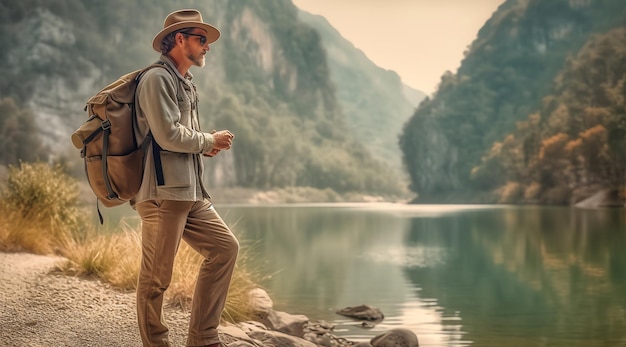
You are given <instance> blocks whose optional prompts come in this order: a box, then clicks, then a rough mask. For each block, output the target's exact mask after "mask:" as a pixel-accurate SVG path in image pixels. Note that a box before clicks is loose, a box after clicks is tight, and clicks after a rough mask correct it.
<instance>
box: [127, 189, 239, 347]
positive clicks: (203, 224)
mask: <svg viewBox="0 0 626 347" xmlns="http://www.w3.org/2000/svg"><path fill="white" fill-rule="evenodd" d="M136 209H137V212H138V213H139V215H140V216H141V225H142V227H141V234H142V235H141V236H142V242H141V243H142V259H141V269H140V272H139V281H138V283H137V320H138V322H139V331H140V333H141V340H142V341H143V345H144V346H150V347H153V346H170V343H169V341H168V327H167V325H166V324H165V321H164V319H163V311H162V309H163V294H164V292H165V290H167V288H168V286H169V285H170V281H171V278H172V267H173V265H174V258H175V256H176V252H177V251H178V246H179V244H180V240H181V238H182V239H183V240H185V242H187V243H188V244H189V245H190V246H191V247H192V248H193V249H194V250H195V251H197V252H198V253H200V254H201V255H202V256H203V257H204V261H203V262H202V265H201V267H200V272H199V274H198V278H197V282H196V287H195V290H194V294H193V300H192V307H191V319H190V322H189V335H188V339H187V346H204V345H209V344H213V343H218V342H219V338H218V333H217V327H218V325H219V322H220V318H221V314H222V311H223V309H224V304H225V302H226V295H227V294H228V287H229V285H230V280H231V277H232V273H233V269H234V267H235V262H236V260H237V253H238V252H239V243H238V241H237V239H236V238H235V236H234V235H233V233H232V232H231V231H230V229H229V228H228V226H227V225H226V223H224V221H223V220H222V218H221V217H220V216H219V214H218V213H217V212H216V211H215V209H214V208H213V206H212V205H211V203H210V202H209V201H208V200H204V201H196V202H193V201H173V200H158V201H154V200H151V201H144V202H140V203H138V204H137V205H136Z"/></svg>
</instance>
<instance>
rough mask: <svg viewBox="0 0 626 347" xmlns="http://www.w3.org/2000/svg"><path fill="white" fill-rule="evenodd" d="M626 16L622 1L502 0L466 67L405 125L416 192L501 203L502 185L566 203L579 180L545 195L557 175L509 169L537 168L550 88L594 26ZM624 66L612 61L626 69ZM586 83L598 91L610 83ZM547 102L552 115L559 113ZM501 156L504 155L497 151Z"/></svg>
mask: <svg viewBox="0 0 626 347" xmlns="http://www.w3.org/2000/svg"><path fill="white" fill-rule="evenodd" d="M625 18H626V2H624V1H623V0H604V1H591V0H530V1H529V0H507V1H506V2H504V3H503V4H502V5H501V6H500V7H499V8H498V10H497V11H496V12H495V13H494V14H493V16H492V17H491V18H490V19H489V20H488V21H487V22H486V23H485V25H484V26H483V28H482V29H481V30H480V31H479V33H478V37H477V38H476V40H475V41H474V42H473V43H472V45H471V47H470V49H469V51H468V52H467V54H466V56H465V58H464V59H463V61H462V63H461V66H460V68H459V69H458V71H457V72H456V73H447V74H445V75H444V76H442V79H441V83H440V85H439V87H438V90H437V91H436V93H435V94H434V95H433V97H432V98H428V99H426V100H425V101H424V102H422V103H421V104H420V106H419V107H418V109H417V110H416V111H415V113H414V115H413V116H412V117H411V119H410V120H409V121H408V122H407V124H406V126H405V128H404V130H403V133H402V136H401V147H402V151H403V156H404V161H405V163H406V165H407V168H408V171H409V174H410V176H411V183H412V189H413V190H414V191H415V192H417V193H418V194H419V198H418V200H417V201H418V202H419V201H423V202H457V203H458V202H498V201H502V199H501V198H502V196H503V194H504V195H507V196H514V195H516V196H517V197H516V198H515V199H514V201H518V202H522V201H527V202H548V201H552V202H556V201H558V202H559V203H564V202H567V201H568V197H569V196H570V194H569V192H571V191H573V190H575V189H577V187H573V186H570V187H566V188H565V189H566V192H565V193H559V194H556V193H553V194H552V195H555V196H556V195H559V196H561V198H559V199H543V198H540V197H541V196H542V192H547V191H548V190H550V189H551V188H553V187H555V183H551V182H550V181H549V180H546V179H536V180H530V179H529V178H527V177H526V178H524V177H520V176H519V172H520V171H519V170H501V168H502V166H506V167H509V168H512V165H516V166H518V167H533V166H532V165H533V161H534V160H535V159H536V158H538V157H539V156H540V153H541V151H540V149H541V147H542V141H544V140H545V139H547V138H544V136H546V135H548V134H547V133H548V131H547V130H546V128H543V127H537V126H536V124H543V125H545V120H543V119H542V118H541V117H544V114H543V111H542V113H541V114H539V113H538V112H539V110H540V109H545V107H547V104H546V103H547V102H548V100H550V99H548V98H546V97H547V96H549V94H551V93H552V91H553V90H554V89H555V88H561V89H563V88H567V86H566V85H562V84H561V85H559V84H558V83H555V82H558V81H559V79H561V77H558V76H560V74H561V73H562V72H563V71H564V68H565V67H566V66H567V64H568V62H569V61H570V60H571V59H572V57H573V56H575V55H576V54H578V52H579V51H580V50H581V48H582V47H583V46H584V45H585V44H586V43H587V42H589V41H590V40H591V39H592V38H593V37H594V35H596V34H599V33H606V32H607V31H609V30H611V29H612V28H615V27H618V26H620V25H621V23H624V20H625ZM614 42H619V40H614ZM606 52H608V50H605V51H604V53H602V54H607V53H606ZM605 58H606V57H605V56H604V55H603V56H596V58H595V59H598V60H602V59H605ZM589 61H593V59H591V60H589ZM618 65H619V64H618ZM618 65H616V66H618ZM589 66H590V65H589ZM616 66H615V67H614V66H613V65H610V68H609V66H607V69H613V68H616V69H618V70H617V71H620V70H619V69H621V67H616ZM607 71H608V70H607ZM578 73H580V74H588V73H590V71H586V72H585V71H584V69H582V70H579V72H578ZM574 80H575V79H571V81H574ZM583 80H584V78H583ZM611 83H612V82H611ZM585 88H591V89H590V90H594V89H595V90H598V91H600V90H603V89H604V88H607V85H604V84H601V83H600V84H597V85H588V86H586V87H585ZM611 88H612V87H611ZM560 93H561V92H557V93H556V94H557V95H560ZM583 100H586V102H588V104H587V107H595V106H597V102H592V101H590V99H583ZM564 107H565V108H567V107H568V105H567V104H565V105H564ZM545 110H546V111H545V112H547V113H546V116H547V114H548V113H549V112H552V111H551V110H550V111H548V110H549V108H548V109H545ZM535 113H537V115H536V116H532V117H530V116H531V115H534V114H535ZM574 114H576V113H572V115H574ZM578 116H579V114H578ZM531 118H532V119H534V120H532V121H531V120H529V119H531ZM535 118H537V119H535ZM538 119H539V120H538ZM622 121H623V120H622ZM572 124H573V123H572ZM528 127H530V129H532V131H530V130H528V129H527V128H528ZM521 128H524V129H526V130H523V132H524V133H525V134H526V135H528V134H535V135H537V136H529V137H523V138H520V137H519V136H521V134H519V133H517V132H516V131H521ZM574 129H580V131H584V127H583V128H580V127H577V126H576V127H574V126H572V127H570V132H571V131H574ZM526 135H524V136H526ZM569 135H570V136H572V138H575V136H574V135H576V136H577V134H573V133H570V134H569ZM513 142H514V143H518V144H519V145H516V146H515V151H513V152H507V153H508V154H509V155H502V156H497V155H495V156H494V153H496V152H498V151H499V150H500V148H501V147H502V146H505V145H508V144H509V143H513ZM513 154H515V155H513ZM495 157H497V158H499V160H501V162H497V160H495V161H494V160H491V159H493V158H495ZM490 158H491V159H490ZM487 164H489V165H487ZM496 164H497V165H496ZM619 165H621V164H619ZM578 169H579V168H578ZM578 169H577V170H578ZM607 169H609V170H610V169H611V168H607ZM546 170H548V171H549V169H546ZM516 173H518V174H516ZM579 174H582V173H579ZM553 179H555V178H553ZM557 179H560V178H558V177H557ZM533 182H534V184H533ZM578 184H581V181H579V182H578ZM531 185H532V187H531ZM527 189H528V191H526V190H527ZM559 189H563V186H560V188H559ZM505 191H506V192H508V193H505ZM513 192H515V193H513ZM520 196H521V198H520ZM524 196H527V197H528V199H525V198H524ZM579 198H580V197H579ZM574 200H576V199H574ZM504 201H507V199H505V200H504ZM509 201H510V200H509Z"/></svg>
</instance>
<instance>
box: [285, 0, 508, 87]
mask: <svg viewBox="0 0 626 347" xmlns="http://www.w3.org/2000/svg"><path fill="white" fill-rule="evenodd" d="M503 2H504V0H293V3H294V4H295V5H296V6H297V7H298V8H300V9H302V10H304V11H307V12H309V13H313V14H319V15H322V16H324V17H325V18H326V19H327V20H328V21H329V22H330V24H331V25H332V26H333V27H335V28H336V29H337V30H338V31H339V32H340V33H341V35H342V36H343V37H345V38H346V39H348V40H349V41H350V42H352V43H353V44H354V45H355V46H356V47H357V48H359V49H360V50H362V51H363V52H364V53H365V54H366V55H367V56H368V58H370V60H372V61H373V62H374V63H375V64H376V65H378V66H380V67H382V68H385V69H389V70H394V71H396V72H397V73H398V74H399V75H400V76H401V77H402V81H403V82H404V83H406V84H407V85H409V86H411V87H413V88H416V89H418V90H421V91H423V92H425V93H426V94H429V95H430V94H432V93H433V92H434V91H435V89H436V87H437V84H439V79H440V77H441V75H442V74H443V73H444V72H445V71H446V70H450V71H452V72H456V70H457V69H458V67H459V65H460V63H461V59H462V58H463V51H464V50H465V49H466V48H467V47H468V46H469V45H470V44H471V43H472V41H473V40H474V39H475V38H476V35H477V34H478V30H479V29H480V28H481V27H482V26H483V24H484V23H485V21H487V19H489V17H491V15H492V14H493V12H494V11H495V10H496V9H497V8H498V6H499V5H500V4H502V3H503Z"/></svg>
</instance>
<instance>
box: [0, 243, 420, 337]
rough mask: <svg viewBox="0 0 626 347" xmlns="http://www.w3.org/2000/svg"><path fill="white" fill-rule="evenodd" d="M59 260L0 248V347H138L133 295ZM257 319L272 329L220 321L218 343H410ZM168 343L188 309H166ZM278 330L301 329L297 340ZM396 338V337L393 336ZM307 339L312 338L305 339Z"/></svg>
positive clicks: (279, 316) (302, 322) (273, 316)
mask: <svg viewBox="0 0 626 347" xmlns="http://www.w3.org/2000/svg"><path fill="white" fill-rule="evenodd" d="M66 261H67V259H65V258H62V257H58V256H42V255H35V254H30V253H4V252H0V328H1V329H0V345H1V346H67V347H74V346H85V347H89V346H120V347H126V346H129V347H130V346H140V345H141V339H140V337H139V333H138V329H137V326H136V315H135V293H134V292H132V291H121V290H119V289H116V288H113V287H111V286H110V285H107V284H106V283H103V282H101V281H99V280H93V279H86V278H80V277H73V276H67V275H64V274H62V273H61V272H60V271H57V269H58V268H60V267H61V266H62V264H63V263H64V262H66ZM268 302H271V300H270V299H269V298H264V299H263V298H262V300H261V303H262V305H260V306H265V309H266V313H269V316H266V317H264V318H263V319H262V320H263V321H267V322H268V323H270V324H274V325H276V326H278V327H280V329H277V330H268V329H267V328H265V326H263V325H262V324H261V323H256V322H247V323H242V324H240V325H237V326H235V325H228V326H220V327H219V332H220V339H221V340H222V342H223V343H224V345H225V346H232V347H244V346H266V345H267V346H274V345H281V346H292V347H315V346H375V347H376V346H391V345H389V340H392V341H400V342H402V343H404V344H402V345H406V346H417V345H418V342H417V337H416V336H415V335H414V334H413V333H412V332H410V331H407V330H404V329H395V330H391V331H388V332H386V333H384V334H381V335H380V336H378V337H376V338H374V339H372V344H370V343H360V344H357V343H351V342H350V341H347V340H345V339H341V338H337V337H336V336H334V335H333V334H332V327H330V326H328V325H326V324H324V322H321V324H320V322H309V321H308V318H307V317H306V316H292V315H289V314H287V313H284V312H276V311H273V310H272V309H271V305H269V306H267V303H268ZM164 315H165V317H166V320H167V324H168V326H169V328H170V342H171V344H172V346H184V345H185V341H186V336H187V326H188V322H189V312H187V311H185V310H183V309H181V308H180V307H172V306H166V307H165V308H164ZM283 330H285V332H292V331H299V334H296V335H300V334H304V335H307V334H308V338H307V339H304V338H300V337H298V336H294V335H291V334H286V333H283V332H281V331H283ZM398 339H400V340H398ZM310 340H315V341H318V342H319V343H312V342H310Z"/></svg>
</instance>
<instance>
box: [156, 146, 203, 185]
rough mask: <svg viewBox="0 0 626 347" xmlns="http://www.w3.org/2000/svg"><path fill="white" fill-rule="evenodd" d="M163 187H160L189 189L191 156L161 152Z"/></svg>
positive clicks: (191, 169) (190, 182)
mask: <svg viewBox="0 0 626 347" xmlns="http://www.w3.org/2000/svg"><path fill="white" fill-rule="evenodd" d="M160 154H161V166H162V167H163V181H164V185H162V186H161V187H190V186H191V185H192V180H193V178H194V177H195V176H194V175H193V165H192V161H191V155H189V154H186V153H176V152H167V151H161V153H160Z"/></svg>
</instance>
